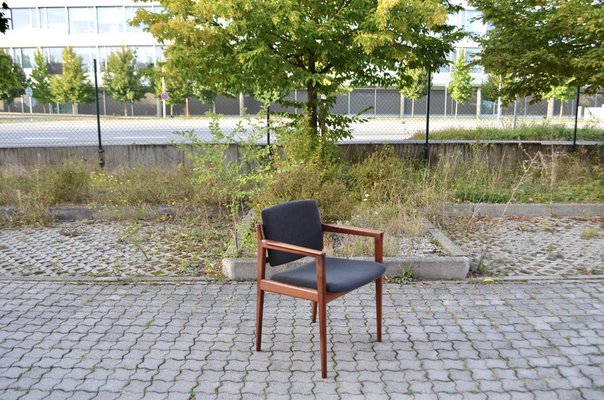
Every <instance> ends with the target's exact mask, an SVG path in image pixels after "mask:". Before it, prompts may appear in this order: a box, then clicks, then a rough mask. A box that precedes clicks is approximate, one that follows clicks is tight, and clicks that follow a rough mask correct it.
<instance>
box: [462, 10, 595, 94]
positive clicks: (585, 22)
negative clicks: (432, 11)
mask: <svg viewBox="0 0 604 400" xmlns="http://www.w3.org/2000/svg"><path fill="white" fill-rule="evenodd" d="M598 3H601V2H598V1H593V0H551V1H547V2H546V1H542V0H518V1H509V0H471V1H470V4H471V5H473V6H475V7H477V8H478V9H479V10H480V11H482V14H483V19H484V21H485V22H488V23H490V24H491V25H492V26H493V29H491V30H489V31H488V32H487V34H486V35H485V36H484V37H483V38H481V39H479V42H480V44H481V46H482V51H481V54H480V58H481V64H482V65H483V66H484V67H485V69H486V70H487V71H489V72H492V73H494V74H495V75H497V76H500V75H502V76H509V77H510V84H509V85H506V88H505V91H506V92H507V93H508V94H510V95H511V96H512V97H516V96H530V95H534V96H535V97H534V99H535V100H539V99H540V98H541V97H542V96H543V94H545V93H548V92H549V91H550V89H551V88H552V87H557V86H561V85H568V84H570V85H572V86H575V87H576V86H577V85H578V86H580V87H583V88H585V90H586V91H587V92H595V91H596V90H597V89H598V88H602V87H603V86H604V29H602V21H604V7H602V5H601V4H598Z"/></svg>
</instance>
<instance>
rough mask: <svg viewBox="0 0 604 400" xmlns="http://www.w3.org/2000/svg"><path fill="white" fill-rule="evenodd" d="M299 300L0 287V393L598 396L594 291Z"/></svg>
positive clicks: (602, 392) (180, 290)
mask: <svg viewBox="0 0 604 400" xmlns="http://www.w3.org/2000/svg"><path fill="white" fill-rule="evenodd" d="M372 296H373V293H372V292H371V289H367V288H365V289H362V290H360V291H357V292H354V293H351V294H349V295H348V296H345V297H343V298H341V299H338V300H336V301H334V302H333V303H331V304H330V305H329V307H328V309H329V314H330V315H329V323H328V327H329V334H328V340H329V342H330V343H331V345H330V347H329V352H328V368H329V375H328V378H327V379H324V380H322V379H320V372H319V360H318V359H319V346H318V345H319V343H318V337H317V336H318V326H317V325H316V324H314V325H311V324H310V304H309V303H308V302H304V301H297V300H293V299H291V298H285V297H280V296H278V295H268V297H267V299H266V301H265V305H266V311H265V313H266V314H265V325H264V326H265V336H264V342H263V343H264V350H263V351H262V352H260V353H256V352H255V351H254V324H255V320H254V318H255V316H254V311H255V286H254V285H251V284H225V285H217V284H208V283H194V284H186V283H174V282H171V283H159V284H148V283H139V284H133V285H126V284H110V283H108V284H102V283H69V282H43V281H27V280H19V279H12V280H2V281H0V398H1V399H6V400H11V399H42V398H49V399H68V398H71V399H91V398H98V399H146V400H147V399H216V398H218V399H256V398H259V399H260V398H269V399H312V398H320V399H338V398H345V399H365V398H368V399H390V398H391V399H449V398H451V399H524V398H526V399H556V398H559V399H602V398H604V281H603V280H598V279H594V280H583V281H568V280H567V281H562V282H560V281H558V282H548V281H539V282H527V283H514V282H505V283H495V284H490V285H487V284H475V283H470V282H463V283H440V282H433V283H422V284H419V283H418V284H413V285H406V286H399V285H393V284H390V285H386V287H385V293H384V337H383V342H382V343H375V342H374V337H375V336H374V331H375V325H374V303H373V299H372Z"/></svg>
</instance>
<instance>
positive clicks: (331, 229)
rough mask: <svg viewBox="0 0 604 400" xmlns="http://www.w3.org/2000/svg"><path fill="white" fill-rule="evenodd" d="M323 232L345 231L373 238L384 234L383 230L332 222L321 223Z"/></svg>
mask: <svg viewBox="0 0 604 400" xmlns="http://www.w3.org/2000/svg"><path fill="white" fill-rule="evenodd" d="M321 227H322V228H323V231H324V232H335V233H346V234H350V235H357V236H371V237H373V238H380V237H383V236H384V232H382V231H377V230H375V229H366V228H357V227H354V226H345V225H333V224H321Z"/></svg>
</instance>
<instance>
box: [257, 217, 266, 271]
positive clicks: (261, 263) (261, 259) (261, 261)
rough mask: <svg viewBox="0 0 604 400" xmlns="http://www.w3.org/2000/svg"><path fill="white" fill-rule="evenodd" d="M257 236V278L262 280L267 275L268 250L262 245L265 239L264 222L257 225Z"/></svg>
mask: <svg viewBox="0 0 604 400" xmlns="http://www.w3.org/2000/svg"><path fill="white" fill-rule="evenodd" d="M256 236H257V239H258V271H257V272H256V279H257V280H258V282H260V281H261V280H262V279H264V278H265V276H266V250H265V249H264V248H263V247H262V246H261V243H262V241H263V240H264V231H263V229H262V224H258V225H256Z"/></svg>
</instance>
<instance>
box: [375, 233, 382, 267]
mask: <svg viewBox="0 0 604 400" xmlns="http://www.w3.org/2000/svg"><path fill="white" fill-rule="evenodd" d="M375 262H376V263H380V264H383V263H384V234H383V233H382V234H381V235H380V236H379V237H376V238H375Z"/></svg>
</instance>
